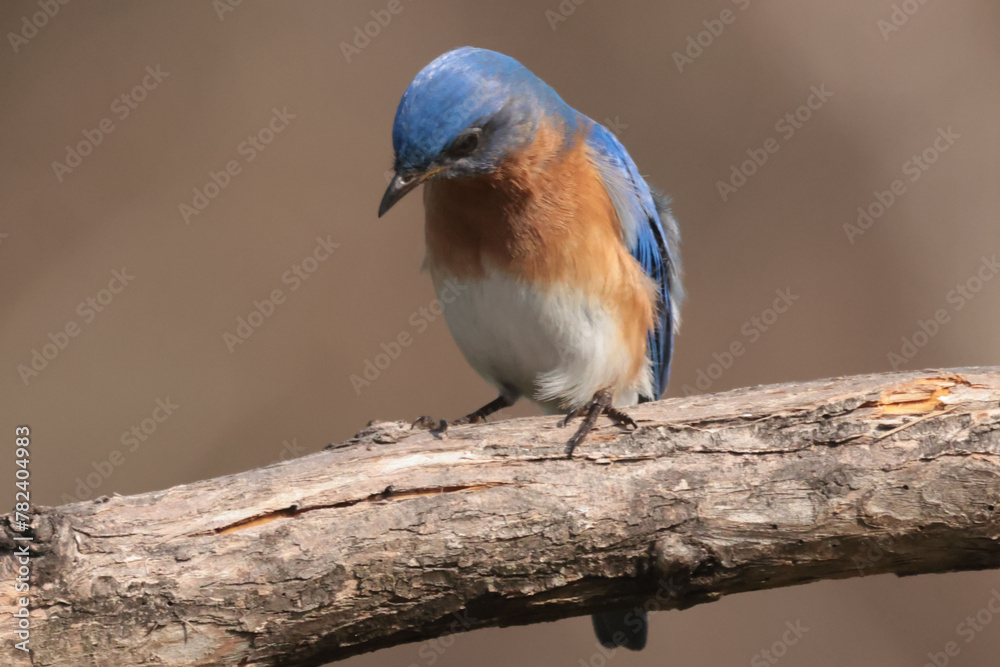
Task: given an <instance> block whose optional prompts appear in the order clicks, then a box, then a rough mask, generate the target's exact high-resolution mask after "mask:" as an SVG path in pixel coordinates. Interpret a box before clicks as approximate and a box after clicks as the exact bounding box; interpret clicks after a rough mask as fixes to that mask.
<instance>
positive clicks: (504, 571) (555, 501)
mask: <svg viewBox="0 0 1000 667" xmlns="http://www.w3.org/2000/svg"><path fill="white" fill-rule="evenodd" d="M629 412H630V414H632V416H633V417H635V419H636V420H637V421H638V422H639V426H640V428H639V429H638V430H637V431H629V432H626V431H623V430H622V429H620V428H619V427H616V426H613V425H611V424H610V423H609V422H607V421H606V420H602V421H601V425H600V428H599V429H598V430H597V431H596V432H595V433H593V434H592V435H591V437H589V438H588V439H587V440H586V441H585V442H584V443H583V445H582V446H581V447H580V448H579V449H578V450H577V454H576V456H575V457H574V458H573V459H572V460H566V458H565V457H564V456H563V447H564V445H565V441H566V439H567V438H568V437H569V431H568V430H567V429H560V428H557V426H556V424H557V421H558V419H557V418H554V417H539V418H532V419H515V420H509V421H501V422H496V423H490V424H486V425H477V426H470V427H461V428H453V429H452V430H449V431H448V432H447V434H446V435H445V436H444V437H442V438H436V437H434V436H433V435H432V434H430V433H427V432H415V431H411V430H410V428H409V427H408V426H406V425H405V424H401V423H379V424H374V425H371V426H369V427H368V428H367V429H365V430H364V431H362V432H361V433H359V434H358V435H357V436H355V437H354V438H352V439H351V440H349V441H347V442H345V443H341V444H338V445H334V446H331V447H329V448H327V450H325V451H323V452H319V453H317V454H313V455H310V456H305V457H302V458H299V459H295V460H292V461H287V462H284V463H279V464H276V465H272V466H269V467H266V468H261V469H258V470H252V471H249V472H245V473H240V474H237V475H230V476H227V477H221V478H218V479H212V480H207V481H203V482H198V483H195V484H187V485H183V486H178V487H175V488H172V489H168V490H166V491H159V492H156V493H146V494H142V495H137V496H129V497H114V498H110V499H102V500H98V501H93V502H87V503H77V504H73V505H66V506H62V507H57V508H44V507H35V508H33V510H32V512H33V513H34V521H33V536H34V541H33V542H31V554H32V557H31V577H32V578H31V591H30V597H31V609H32V614H31V624H32V625H31V643H30V645H31V647H32V649H33V656H32V658H33V664H34V665H56V664H59V665H67V664H87V665H91V664H94V665H160V666H178V667H180V666H184V667H191V666H194V665H230V664H233V665H235V664H240V665H286V666H287V665H293V666H300V665H320V664H323V663H324V662H327V661H331V660H337V659H341V658H345V657H348V656H351V655H355V654H358V653H362V652H365V651H372V650H376V649H379V648H384V647H387V646H392V645H395V644H400V643H403V642H412V641H418V640H422V639H427V638H430V637H435V636H438V635H440V634H443V633H447V632H452V631H456V630H466V629H472V628H481V627H488V626H497V625H510V624H525V623H535V622H539V621H551V620H555V619H559V618H564V617H568V616H575V615H579V614H585V613H589V612H591V611H594V610H596V609H600V608H607V607H614V606H622V607H624V606H630V605H642V604H647V605H648V606H649V607H650V608H653V609H668V608H685V607H689V606H691V605H695V604H700V603H703V602H709V601H712V600H715V599H718V598H719V597H721V596H722V595H728V594H731V593H737V592H741V591H751V590H759V589H764V588H776V587H780V586H790V585H794V584H800V583H804V582H809V581H816V580H819V579H831V578H843V577H851V576H859V575H866V574H876V573H882V572H895V573H897V574H900V575H907V574H920V573H926V572H947V571H952V570H977V569H986V568H996V567H998V566H1000V544H998V540H1000V514H998V512H997V508H998V506H1000V368H980V369H958V370H954V371H924V372H919V373H903V374H888V375H869V376H859V377H852V378H837V379H832V380H823V381H818V382H806V383H791V384H784V385H775V386H769V387H754V388H750V389H743V390H738V391H732V392H727V393H723V394H716V395H711V396H697V397H693V398H679V399H671V400H666V401H661V402H658V403H650V404H644V405H641V406H636V407H634V408H630V409H629ZM10 522H11V517H10V515H8V516H7V517H6V518H5V519H4V521H3V528H4V530H3V532H2V533H0V574H2V578H3V580H4V581H12V580H13V579H14V577H15V576H16V574H15V573H16V572H17V568H18V564H17V561H16V558H15V556H14V555H13V552H14V550H15V548H17V546H20V545H21V544H23V542H18V543H15V542H14V541H13V540H12V536H13V534H14V533H13V532H12V530H11V527H10ZM0 590H2V592H0V607H3V609H0V635H2V636H3V637H5V638H9V637H12V636H14V628H15V625H16V620H17V619H15V618H14V617H13V616H12V615H11V612H13V611H14V609H15V607H14V605H16V604H17V602H16V597H17V596H16V594H13V593H12V586H10V585H7V584H4V586H3V587H2V589H0Z"/></svg>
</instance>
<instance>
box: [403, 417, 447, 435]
mask: <svg viewBox="0 0 1000 667" xmlns="http://www.w3.org/2000/svg"><path fill="white" fill-rule="evenodd" d="M410 428H422V429H426V430H428V431H430V432H431V433H444V432H445V431H447V430H448V420H446V419H434V418H433V417H429V416H427V415H424V416H423V417H418V418H417V420H416V421H414V422H413V423H412V424H410Z"/></svg>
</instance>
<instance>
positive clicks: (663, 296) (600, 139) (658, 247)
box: [587, 123, 683, 402]
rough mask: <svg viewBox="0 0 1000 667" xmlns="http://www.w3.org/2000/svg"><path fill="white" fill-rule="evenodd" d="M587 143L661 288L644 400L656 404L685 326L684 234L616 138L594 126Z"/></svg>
mask: <svg viewBox="0 0 1000 667" xmlns="http://www.w3.org/2000/svg"><path fill="white" fill-rule="evenodd" d="M587 144H588V146H589V147H590V149H591V152H592V156H593V158H594V162H595V164H596V166H597V169H598V172H599V173H600V174H601V178H602V180H603V181H604V186H605V187H606V188H607V190H608V195H609V196H610V197H611V201H612V203H613V204H614V206H615V210H616V211H617V213H618V219H619V221H620V223H621V225H622V238H623V241H624V242H625V245H626V247H627V248H628V250H629V252H630V253H632V256H633V257H635V258H636V260H637V261H638V262H639V264H640V265H642V268H643V270H644V271H645V272H646V275H648V276H649V277H650V278H652V279H653V282H654V283H655V284H656V286H657V293H658V296H659V304H658V306H659V308H658V312H657V319H656V323H655V326H654V327H653V329H652V330H651V331H650V332H649V336H648V339H647V354H648V355H649V358H650V363H651V366H652V369H653V392H654V394H655V395H654V396H641V397H640V402H645V401H653V400H656V399H658V398H659V397H660V395H661V394H662V393H663V392H664V390H665V389H666V388H667V378H668V377H669V375H670V356H671V353H672V351H673V341H674V333H675V332H676V330H677V328H678V327H679V325H680V302H681V300H682V299H683V290H682V288H681V283H680V253H679V249H678V244H679V242H680V232H679V230H678V227H677V222H676V220H674V217H673V215H672V214H671V212H670V202H669V199H667V197H665V196H663V195H661V194H659V193H658V192H655V191H654V190H652V189H650V187H649V185H648V184H647V183H646V181H645V179H643V177H642V176H641V175H640V174H639V170H638V168H636V166H635V162H633V161H632V158H631V157H630V156H629V154H628V152H627V151H626V150H625V147H624V146H622V144H621V142H619V141H618V139H617V138H616V137H615V135H614V134H612V133H611V132H610V131H609V130H608V129H607V128H606V127H604V126H603V125H601V124H599V123H594V124H593V126H592V127H591V130H590V133H589V136H588V137H587Z"/></svg>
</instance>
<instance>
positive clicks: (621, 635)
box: [591, 607, 649, 651]
mask: <svg viewBox="0 0 1000 667" xmlns="http://www.w3.org/2000/svg"><path fill="white" fill-rule="evenodd" d="M591 619H593V621H594V633H595V634H596V635H597V640H598V641H599V642H601V645H603V646H604V647H605V648H617V647H619V646H624V647H625V648H627V649H631V650H633V651H639V650H642V648H643V647H644V646H646V634H647V630H648V628H649V623H648V621H647V620H646V610H645V609H643V608H642V607H636V608H631V609H616V610H614V611H602V612H599V613H597V614H594V615H593V616H591Z"/></svg>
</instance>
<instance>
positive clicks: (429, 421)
mask: <svg viewBox="0 0 1000 667" xmlns="http://www.w3.org/2000/svg"><path fill="white" fill-rule="evenodd" d="M513 404H514V403H513V401H509V400H507V399H506V398H504V397H503V396H498V397H497V398H495V399H493V400H492V401H490V402H489V403H487V404H486V405H484V406H483V407H481V408H479V409H478V410H476V411H475V412H470V413H469V414H467V415H465V416H464V417H461V418H459V419H453V420H452V421H450V422H449V421H448V420H446V419H433V418H432V417H428V416H427V415H424V416H423V417H420V418H419V419H417V420H416V421H415V422H413V423H412V424H410V427H411V428H424V429H427V430H428V431H430V432H431V433H444V432H445V431H447V430H448V426H449V425H450V426H461V425H462V424H478V423H479V422H485V421H486V418H487V417H489V416H490V415H491V414H493V413H494V412H497V411H499V410H503V409H504V408H509V407H510V406H511V405H513Z"/></svg>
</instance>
